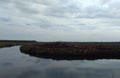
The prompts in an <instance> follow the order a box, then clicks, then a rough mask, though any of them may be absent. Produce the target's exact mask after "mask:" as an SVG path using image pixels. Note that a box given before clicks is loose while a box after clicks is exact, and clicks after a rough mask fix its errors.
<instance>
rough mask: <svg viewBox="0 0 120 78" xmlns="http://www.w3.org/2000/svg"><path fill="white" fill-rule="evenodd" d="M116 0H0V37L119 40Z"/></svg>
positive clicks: (55, 39) (117, 4)
mask: <svg viewBox="0 0 120 78" xmlns="http://www.w3.org/2000/svg"><path fill="white" fill-rule="evenodd" d="M119 4H120V0H29V1H28V0H24V1H20V0H1V1H0V38H1V39H35V40H39V41H116V40H117V41H120V37H119V33H120V31H119V30H120V5H119Z"/></svg>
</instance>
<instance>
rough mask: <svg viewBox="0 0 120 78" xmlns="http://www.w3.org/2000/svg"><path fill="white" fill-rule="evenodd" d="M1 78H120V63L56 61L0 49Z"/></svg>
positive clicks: (14, 49) (14, 50)
mask: <svg viewBox="0 0 120 78" xmlns="http://www.w3.org/2000/svg"><path fill="white" fill-rule="evenodd" d="M0 78H120V60H112V59H111V60H105V59H102V60H93V61H91V60H72V61H67V60H61V61H60V60H59V61H57V60H52V59H43V58H36V57H32V56H29V55H26V54H23V53H21V52H20V51H19V46H16V47H11V48H1V49H0Z"/></svg>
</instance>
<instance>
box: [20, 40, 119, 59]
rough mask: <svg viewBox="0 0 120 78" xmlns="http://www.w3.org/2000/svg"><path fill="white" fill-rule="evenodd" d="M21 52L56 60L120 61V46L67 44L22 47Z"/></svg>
mask: <svg viewBox="0 0 120 78" xmlns="http://www.w3.org/2000/svg"><path fill="white" fill-rule="evenodd" d="M20 50H21V52H23V53H27V54H30V55H33V56H37V57H45V58H54V59H112V58H115V59H120V44H112V43H111V44H106V43H94V44H93V43H65V42H53V43H45V44H34V45H33V44H31V45H22V46H21V47H20Z"/></svg>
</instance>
